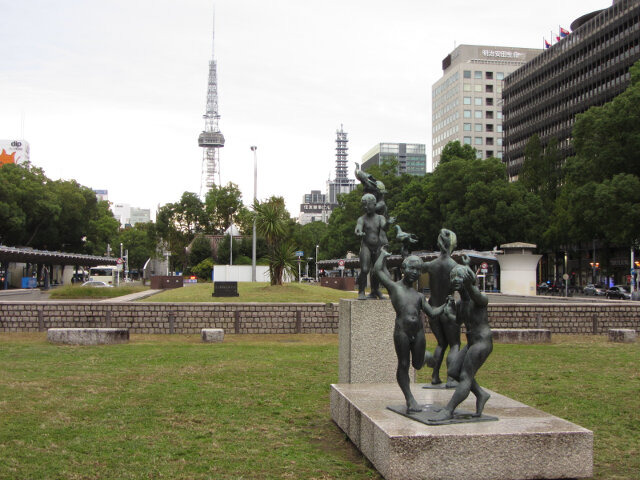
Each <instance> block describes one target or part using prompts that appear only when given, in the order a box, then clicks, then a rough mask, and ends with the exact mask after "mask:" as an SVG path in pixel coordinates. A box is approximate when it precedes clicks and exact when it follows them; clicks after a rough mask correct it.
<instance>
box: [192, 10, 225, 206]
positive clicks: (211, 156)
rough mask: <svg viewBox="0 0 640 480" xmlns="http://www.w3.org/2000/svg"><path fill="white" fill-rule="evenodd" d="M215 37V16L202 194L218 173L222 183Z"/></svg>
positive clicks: (201, 142) (202, 144) (203, 142)
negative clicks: (214, 49) (214, 50)
mask: <svg viewBox="0 0 640 480" xmlns="http://www.w3.org/2000/svg"><path fill="white" fill-rule="evenodd" d="M214 38H215V18H214V28H213V34H212V41H211V60H210V61H209V82H208V86H207V106H206V113H205V114H204V115H203V118H204V130H203V132H202V133H201V134H200V136H199V137H198V145H199V146H200V147H202V176H201V179H200V196H201V197H202V196H203V195H206V193H207V191H208V190H210V189H211V188H212V187H213V186H214V185H215V183H216V182H215V176H216V173H217V174H218V184H220V152H219V150H220V148H222V147H224V136H223V135H222V132H220V128H219V127H218V120H219V119H220V114H219V113H218V73H217V65H216V60H215V58H214V55H213V54H214V52H213V39H214Z"/></svg>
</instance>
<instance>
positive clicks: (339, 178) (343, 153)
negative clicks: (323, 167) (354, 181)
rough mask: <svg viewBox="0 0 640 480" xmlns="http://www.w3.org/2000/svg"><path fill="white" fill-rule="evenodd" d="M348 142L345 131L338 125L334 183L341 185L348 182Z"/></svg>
mask: <svg viewBox="0 0 640 480" xmlns="http://www.w3.org/2000/svg"><path fill="white" fill-rule="evenodd" d="M348 142H349V140H348V139H347V132H345V131H344V129H343V127H342V125H340V130H336V183H338V184H341V185H342V184H346V183H349V182H348V181H349V178H348V173H347V161H348V160H347V155H348V153H347V152H348V150H349V147H348V146H347V143H348Z"/></svg>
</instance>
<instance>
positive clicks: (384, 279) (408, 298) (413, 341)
mask: <svg viewBox="0 0 640 480" xmlns="http://www.w3.org/2000/svg"><path fill="white" fill-rule="evenodd" d="M389 255H390V253H389V252H387V251H386V250H385V249H384V248H382V249H381V251H380V256H379V257H378V260H377V261H376V263H375V265H374V267H373V272H374V274H375V275H377V276H378V278H379V279H380V282H381V283H382V284H383V285H384V286H385V287H386V289H387V291H388V292H389V296H390V297H391V304H392V305H393V308H394V310H395V312H396V322H395V327H394V330H393V342H394V345H395V349H396V355H397V356H398V369H397V370H396V380H397V381H398V385H399V386H400V389H401V390H402V393H403V394H404V397H405V400H406V402H407V413H409V412H420V411H421V410H422V406H421V405H420V404H418V402H417V401H416V399H415V398H414V396H413V394H412V393H411V389H410V387H409V364H410V363H411V365H413V368H415V369H416V370H419V369H420V368H422V366H423V365H424V362H425V349H426V340H425V336H424V326H423V325H422V319H421V318H420V312H421V311H423V312H425V313H426V314H427V315H429V316H434V315H439V314H440V313H442V311H443V310H444V308H445V305H442V306H440V307H438V308H432V307H431V305H429V304H428V303H427V301H426V299H425V297H424V295H422V294H421V293H419V292H418V291H417V290H415V289H414V288H413V284H414V282H415V281H416V280H417V279H418V277H419V276H420V270H421V266H422V260H421V259H420V258H419V257H416V256H415V255H410V256H408V257H407V258H405V259H404V261H403V262H402V267H401V269H402V278H401V279H400V280H398V281H397V282H394V281H392V280H391V277H390V276H389V274H388V273H387V272H386V271H385V268H384V264H385V259H386V258H387V257H388V256H389ZM451 301H453V299H451ZM451 308H453V306H451Z"/></svg>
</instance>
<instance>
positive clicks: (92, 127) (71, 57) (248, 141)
mask: <svg viewBox="0 0 640 480" xmlns="http://www.w3.org/2000/svg"><path fill="white" fill-rule="evenodd" d="M610 5H611V0H565V1H562V2H558V1H549V0H538V1H536V2H531V1H526V2H525V1H521V0H494V1H491V2H479V1H477V0H449V1H439V2H436V1H433V0H395V1H393V2H389V1H381V0H323V1H322V2H310V1H304V0H269V1H265V0H216V1H215V2H214V1H211V0H109V1H104V0H100V1H98V0H21V1H16V0H0V139H3V140H15V139H24V140H26V141H27V142H29V144H30V148H31V157H30V158H31V163H32V164H34V165H36V166H38V167H41V168H42V169H44V171H45V173H46V175H47V176H48V177H49V178H52V179H59V178H62V179H65V180H71V179H75V180H76V181H78V182H79V183H80V184H82V185H85V186H87V187H90V188H93V189H106V190H108V192H109V200H110V201H111V202H114V203H128V204H130V205H132V206H134V207H138V208H149V209H151V211H152V219H154V218H155V217H154V215H155V211H156V210H157V208H158V207H159V206H161V205H164V204H166V203H171V202H177V201H178V200H179V199H180V197H181V196H182V193H183V192H185V191H189V192H195V193H197V194H199V193H200V182H201V175H202V156H203V152H202V149H201V148H200V147H198V141H197V140H198V135H199V134H200V132H201V131H202V130H203V129H204V119H203V114H204V113H205V107H206V94H207V79H208V70H209V60H210V59H211V57H212V48H213V50H214V57H215V59H216V61H217V72H218V104H219V113H220V116H221V118H220V122H219V127H220V130H221V132H222V133H223V135H224V136H225V139H226V143H225V146H224V148H222V149H221V150H220V179H221V182H222V184H223V185H226V184H227V183H228V182H233V183H235V184H236V185H238V187H239V188H240V190H241V192H242V195H243V200H244V202H245V203H246V204H250V203H251V202H252V199H253V196H254V191H253V165H254V156H253V152H252V151H251V149H250V147H251V146H252V145H255V146H257V150H256V155H257V165H258V168H257V170H258V191H257V198H258V199H266V198H268V197H270V196H272V195H279V196H283V197H284V198H285V201H286V205H287V209H288V210H289V212H290V214H291V215H292V216H294V217H297V215H298V213H299V204H300V203H301V201H302V197H303V195H304V194H305V193H309V192H310V191H311V190H321V191H323V192H324V191H325V189H326V181H327V180H328V179H329V178H330V177H331V178H334V177H335V159H336V157H335V153H336V151H335V147H336V143H335V139H336V130H338V129H340V128H341V126H343V128H344V131H346V132H347V133H348V137H349V171H350V176H351V177H352V178H353V173H352V172H353V169H354V167H355V165H354V162H358V163H361V158H362V156H363V155H364V154H365V153H366V152H367V151H368V150H369V149H370V148H371V147H373V146H374V145H375V144H377V143H380V142H405V143H424V144H426V150H427V163H428V164H430V162H431V86H432V84H433V83H434V82H436V81H437V80H438V79H439V78H441V76H442V59H443V58H444V57H445V56H446V55H447V54H448V53H450V52H451V51H452V50H453V49H454V48H455V46H456V45H460V44H471V45H488V46H511V47H520V48H541V47H542V44H543V38H546V39H547V40H551V35H552V32H553V34H554V35H557V33H558V30H559V27H563V28H565V29H569V26H570V24H571V22H572V21H573V20H575V19H576V18H578V17H579V16H581V15H583V14H585V13H588V12H591V11H594V10H597V9H601V8H606V7H609V6H610ZM214 10H215V40H214V41H212V32H213V28H214Z"/></svg>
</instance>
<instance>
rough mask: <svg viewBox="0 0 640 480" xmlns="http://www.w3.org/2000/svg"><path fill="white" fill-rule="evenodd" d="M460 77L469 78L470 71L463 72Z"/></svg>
mask: <svg viewBox="0 0 640 480" xmlns="http://www.w3.org/2000/svg"><path fill="white" fill-rule="evenodd" d="M462 76H463V77H464V78H471V70H465V71H464V72H463V73H462Z"/></svg>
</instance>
